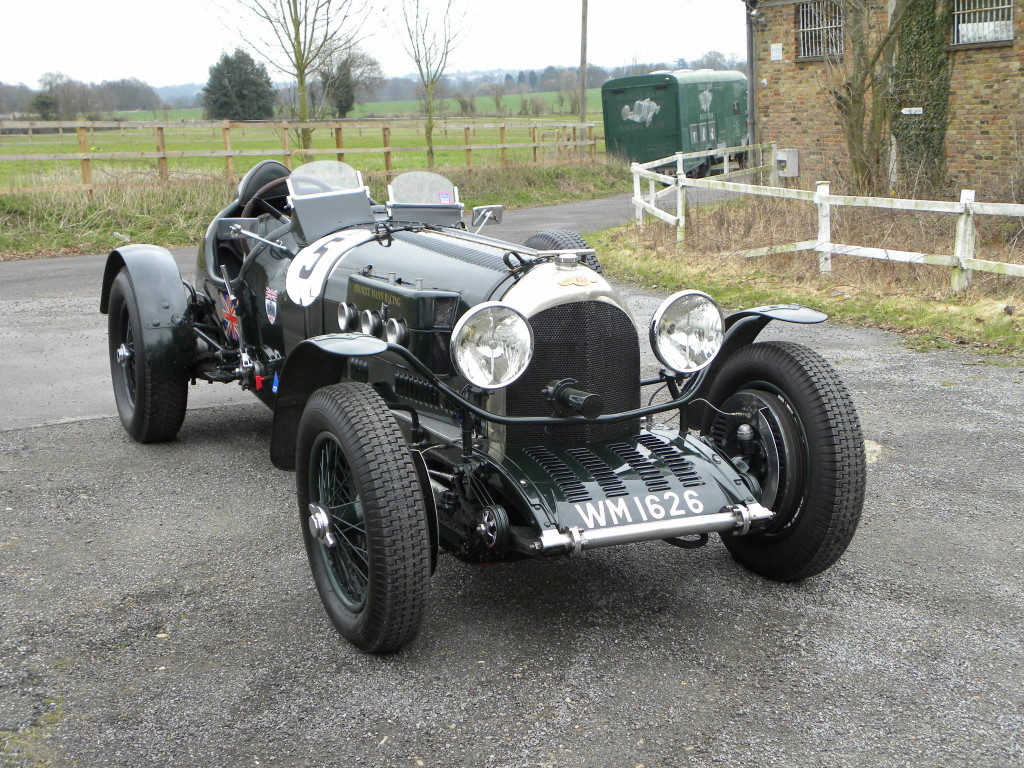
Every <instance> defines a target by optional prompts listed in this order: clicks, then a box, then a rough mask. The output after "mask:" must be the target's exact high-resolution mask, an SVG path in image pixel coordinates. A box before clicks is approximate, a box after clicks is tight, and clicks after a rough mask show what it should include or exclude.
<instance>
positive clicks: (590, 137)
mask: <svg viewBox="0 0 1024 768" xmlns="http://www.w3.org/2000/svg"><path fill="white" fill-rule="evenodd" d="M587 141H589V142H590V162H592V163H596V162H597V139H595V138H594V126H593V125H588V126H587Z"/></svg>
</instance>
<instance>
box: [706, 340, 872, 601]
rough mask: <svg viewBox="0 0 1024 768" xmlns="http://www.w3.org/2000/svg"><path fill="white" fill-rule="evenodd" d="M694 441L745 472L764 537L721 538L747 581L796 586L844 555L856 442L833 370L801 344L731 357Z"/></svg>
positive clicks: (860, 448) (851, 516)
mask: <svg viewBox="0 0 1024 768" xmlns="http://www.w3.org/2000/svg"><path fill="white" fill-rule="evenodd" d="M707 399H708V401H710V403H711V404H712V405H713V406H714V409H710V408H709V409H708V410H707V415H706V416H705V419H704V424H703V428H702V432H703V433H704V434H706V435H710V436H711V438H712V439H713V440H714V441H715V442H716V443H717V444H718V445H719V447H720V448H721V449H722V450H723V451H724V452H725V453H726V455H728V456H730V457H736V459H738V462H737V463H739V464H743V465H746V468H747V473H748V476H749V477H750V478H751V480H752V484H753V485H755V486H757V488H756V490H757V492H758V493H759V496H760V501H761V503H762V504H763V505H764V506H766V507H768V508H769V509H771V510H772V511H774V512H775V515H776V516H775V519H774V520H773V521H772V522H771V523H770V524H769V525H768V527H767V528H765V529H762V530H761V531H758V532H754V533H750V534H747V535H745V536H733V535H729V534H725V535H723V536H722V540H723V542H724V543H725V546H726V547H727V548H728V549H729V552H730V553H731V554H732V556H733V557H734V558H735V559H736V560H737V561H738V562H740V563H741V564H742V565H744V566H746V567H747V568H749V569H751V570H752V571H754V572H756V573H759V574H761V575H762V576H766V577H768V578H771V579H776V580H778V581H795V580H797V579H802V578H805V577H807V576H812V575H814V574H816V573H820V572H821V571H823V570H825V569H826V568H828V567H829V566H830V565H832V564H833V563H834V562H835V561H836V560H838V559H839V557H840V555H842V553H843V552H844V551H845V550H846V548H847V546H848V545H849V543H850V540H851V539H852V538H853V534H854V532H855V531H856V529H857V524H858V522H859V520H860V515H861V508H862V507H863V503H864V485H865V476H866V469H865V459H864V439H863V437H862V435H861V429H860V422H859V420H858V418H857V412H856V410H855V409H854V406H853V401H852V400H851V398H850V394H849V392H848V391H847V389H846V387H845V386H844V385H843V383H842V381H841V380H840V378H839V375H838V374H837V373H836V371H835V369H834V368H832V366H831V365H830V364H829V363H828V362H827V361H826V360H825V359H824V358H822V357H821V356H820V355H818V354H817V353H816V352H814V351H813V350H810V349H808V348H807V347H804V346H802V345H799V344H792V343H786V342H762V343H759V344H751V345H749V346H747V347H744V348H742V349H740V350H739V351H737V352H736V353H735V354H734V355H732V356H731V357H730V358H729V359H728V360H727V361H726V362H725V365H724V366H723V367H722V370H721V371H720V372H719V375H718V376H717V377H716V378H715V382H714V384H713V385H712V386H711V388H710V391H709V394H708V398H707Z"/></svg>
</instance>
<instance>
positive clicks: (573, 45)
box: [0, 0, 745, 88]
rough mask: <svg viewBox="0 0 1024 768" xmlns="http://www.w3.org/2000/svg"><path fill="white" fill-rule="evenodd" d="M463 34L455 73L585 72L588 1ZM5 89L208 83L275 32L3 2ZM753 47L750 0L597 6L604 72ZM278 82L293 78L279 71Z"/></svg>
mask: <svg viewBox="0 0 1024 768" xmlns="http://www.w3.org/2000/svg"><path fill="white" fill-rule="evenodd" d="M395 2H397V0H370V3H371V5H372V6H373V7H374V8H375V9H376V10H375V12H374V13H371V15H370V16H369V18H368V20H367V22H366V23H365V25H364V27H363V32H364V34H365V35H366V39H365V41H364V43H363V47H364V48H365V49H366V50H367V51H369V52H370V53H371V54H372V55H374V56H375V57H376V58H377V59H378V60H379V61H380V62H381V64H382V65H383V67H384V71H385V74H386V75H387V76H389V77H392V76H401V75H406V74H409V73H411V72H412V71H413V66H412V62H411V61H410V59H409V58H408V56H407V55H406V54H405V52H404V51H403V50H402V47H401V45H400V44H399V43H398V42H397V40H395V32H394V31H393V27H392V26H391V19H392V18H393V14H392V13H391V12H389V8H390V7H392V4H393V3H395ZM459 2H461V3H462V7H463V9H465V11H466V15H465V25H464V26H465V27H466V32H467V34H466V35H465V36H464V38H463V42H462V43H461V44H460V46H459V47H458V49H457V50H456V52H455V54H454V55H453V57H452V59H451V66H450V68H449V69H450V71H452V72H454V71H471V70H488V69H514V70H520V69H540V68H543V67H545V66H547V65H548V64H553V65H555V66H576V65H578V64H579V56H580V53H579V51H580V49H579V45H580V0H459ZM3 5H4V8H3V11H2V15H3V26H4V29H5V32H6V34H5V35H4V41H3V44H2V45H0V82H4V83H10V84H17V83H24V84H25V85H28V86H31V87H32V88H36V87H38V81H39V78H40V76H42V75H43V74H44V73H46V72H63V73H64V74H65V75H67V76H68V77H71V78H73V79H75V80H81V81H84V82H96V83H98V82H101V81H103V80H120V79H122V78H127V77H137V78H139V79H140V80H143V81H145V82H147V83H149V84H150V85H153V86H164V85H179V84H183V83H205V82H206V79H207V77H208V74H209V68H210V65H211V64H213V63H214V62H215V61H216V60H217V58H218V57H219V56H220V54H221V52H223V51H229V52H230V51H233V50H234V49H235V47H236V46H242V47H244V48H247V49H249V50H254V49H256V48H257V47H258V46H259V45H260V44H261V42H262V41H263V40H268V39H269V38H268V36H266V35H265V34H263V32H262V31H261V30H260V29H259V27H255V26H251V25H250V26H249V28H248V30H247V31H246V33H245V34H246V35H247V37H248V38H249V39H248V40H245V39H242V37H241V36H240V35H239V30H238V27H237V25H236V24H234V23H233V22H232V21H231V17H232V15H239V14H241V13H242V11H241V8H240V6H238V5H236V4H234V2H233V0H217V1H216V2H211V0H172V2H159V3H158V2H154V1H153V0H49V1H47V0H11V1H10V2H5V3H3ZM709 50H717V51H721V52H722V53H724V54H727V55H728V54H737V55H742V54H743V53H744V51H745V29H744V21H743V3H741V2H740V0H642V2H623V0H590V3H589V23H588V55H587V59H588V61H590V62H591V63H594V64H600V65H602V66H605V67H614V66H619V65H623V64H629V63H631V62H632V61H634V60H635V61H639V62H652V61H669V62H673V61H675V60H676V59H680V58H683V59H693V58H696V57H698V56H700V55H701V54H703V53H705V52H707V51H709ZM271 77H272V78H273V79H274V80H283V79H285V78H284V77H283V76H281V75H280V74H279V73H277V72H275V71H274V70H271Z"/></svg>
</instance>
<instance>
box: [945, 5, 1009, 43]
mask: <svg viewBox="0 0 1024 768" xmlns="http://www.w3.org/2000/svg"><path fill="white" fill-rule="evenodd" d="M997 40H1013V0H955V4H954V6H953V45H968V44H970V43H989V42H993V41H997Z"/></svg>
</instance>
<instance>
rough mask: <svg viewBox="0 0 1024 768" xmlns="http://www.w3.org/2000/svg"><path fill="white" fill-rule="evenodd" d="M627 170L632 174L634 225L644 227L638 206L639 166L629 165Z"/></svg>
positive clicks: (639, 206) (640, 207)
mask: <svg viewBox="0 0 1024 768" xmlns="http://www.w3.org/2000/svg"><path fill="white" fill-rule="evenodd" d="M629 170H630V171H631V172H632V174H633V208H634V209H635V211H636V223H637V224H638V225H639V226H641V227H642V226H643V225H644V209H643V207H642V206H641V205H640V164H639V163H630V164H629Z"/></svg>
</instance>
